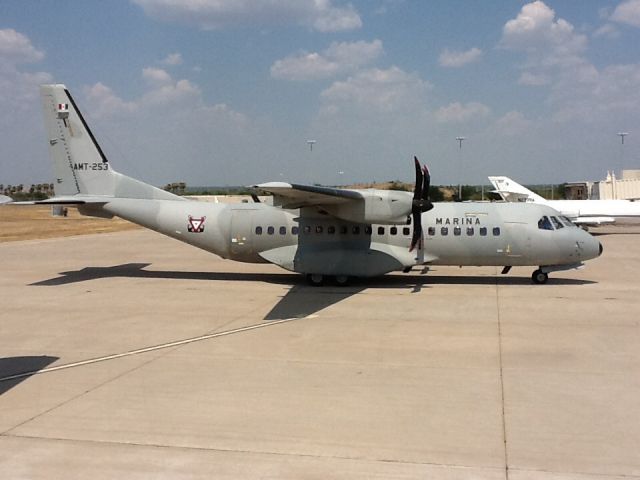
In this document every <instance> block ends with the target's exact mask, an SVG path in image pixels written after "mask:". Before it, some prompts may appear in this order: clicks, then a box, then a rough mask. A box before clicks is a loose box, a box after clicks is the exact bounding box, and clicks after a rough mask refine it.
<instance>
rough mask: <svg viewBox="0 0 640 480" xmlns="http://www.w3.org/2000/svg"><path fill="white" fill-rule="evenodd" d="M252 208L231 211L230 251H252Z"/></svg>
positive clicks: (240, 252) (244, 253)
mask: <svg viewBox="0 0 640 480" xmlns="http://www.w3.org/2000/svg"><path fill="white" fill-rule="evenodd" d="M253 212H254V210H248V209H246V210H245V209H238V210H232V212H231V253H232V254H233V255H248V254H251V253H253V243H252V235H251V233H252V232H251V230H252V219H253Z"/></svg>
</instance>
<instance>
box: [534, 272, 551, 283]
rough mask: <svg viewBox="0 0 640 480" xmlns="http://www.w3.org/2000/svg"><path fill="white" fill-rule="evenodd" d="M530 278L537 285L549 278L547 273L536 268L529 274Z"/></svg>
mask: <svg viewBox="0 0 640 480" xmlns="http://www.w3.org/2000/svg"><path fill="white" fill-rule="evenodd" d="M531 280H532V281H533V283H535V284H537V285H543V284H545V283H547V280H549V274H547V273H545V272H543V271H542V270H540V269H538V270H536V271H534V272H533V273H532V274H531Z"/></svg>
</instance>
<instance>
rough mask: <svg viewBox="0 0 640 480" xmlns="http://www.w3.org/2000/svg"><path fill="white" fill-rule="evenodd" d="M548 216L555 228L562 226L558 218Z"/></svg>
mask: <svg viewBox="0 0 640 480" xmlns="http://www.w3.org/2000/svg"><path fill="white" fill-rule="evenodd" d="M550 218H551V221H552V222H553V226H554V227H556V230H558V229H560V228H563V227H564V225H562V224H561V223H560V220H558V219H557V218H556V217H550Z"/></svg>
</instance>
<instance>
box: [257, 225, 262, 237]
mask: <svg viewBox="0 0 640 480" xmlns="http://www.w3.org/2000/svg"><path fill="white" fill-rule="evenodd" d="M256 235H262V227H256Z"/></svg>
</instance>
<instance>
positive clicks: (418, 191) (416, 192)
mask: <svg viewBox="0 0 640 480" xmlns="http://www.w3.org/2000/svg"><path fill="white" fill-rule="evenodd" d="M413 161H414V163H415V167H416V184H415V186H414V187H413V199H414V200H419V199H420V198H422V183H423V174H422V167H421V166H420V162H419V161H418V157H413Z"/></svg>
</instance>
